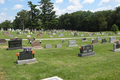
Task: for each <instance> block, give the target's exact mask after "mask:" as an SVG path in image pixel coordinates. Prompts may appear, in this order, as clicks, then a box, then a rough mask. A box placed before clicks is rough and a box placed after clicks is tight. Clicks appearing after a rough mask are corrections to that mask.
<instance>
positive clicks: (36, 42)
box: [32, 41, 42, 49]
mask: <svg viewBox="0 0 120 80" xmlns="http://www.w3.org/2000/svg"><path fill="white" fill-rule="evenodd" d="M32 48H34V49H38V48H39V49H42V46H41V44H40V42H39V41H33V42H32Z"/></svg>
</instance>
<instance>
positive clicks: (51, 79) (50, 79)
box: [42, 76, 63, 80]
mask: <svg viewBox="0 0 120 80" xmlns="http://www.w3.org/2000/svg"><path fill="white" fill-rule="evenodd" d="M42 80H63V79H61V78H59V77H57V76H54V77H50V78H45V79H42Z"/></svg>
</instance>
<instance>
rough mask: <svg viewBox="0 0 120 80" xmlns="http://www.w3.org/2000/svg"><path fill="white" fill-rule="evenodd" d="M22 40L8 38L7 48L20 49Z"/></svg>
mask: <svg viewBox="0 0 120 80" xmlns="http://www.w3.org/2000/svg"><path fill="white" fill-rule="evenodd" d="M22 48H23V47H22V40H10V41H8V48H7V50H15V49H22Z"/></svg>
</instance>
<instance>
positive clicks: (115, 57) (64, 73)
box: [0, 31, 120, 80]
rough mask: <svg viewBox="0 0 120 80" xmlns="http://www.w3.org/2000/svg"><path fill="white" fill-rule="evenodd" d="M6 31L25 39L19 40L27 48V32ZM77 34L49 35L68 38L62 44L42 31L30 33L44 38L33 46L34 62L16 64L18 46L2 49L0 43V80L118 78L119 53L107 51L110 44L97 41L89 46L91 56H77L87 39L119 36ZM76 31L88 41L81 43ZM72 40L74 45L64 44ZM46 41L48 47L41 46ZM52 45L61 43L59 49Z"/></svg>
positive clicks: (110, 46) (89, 40)
mask: <svg viewBox="0 0 120 80" xmlns="http://www.w3.org/2000/svg"><path fill="white" fill-rule="evenodd" d="M9 33H11V34H12V35H13V38H14V37H18V38H23V39H26V40H23V42H24V43H23V44H22V46H23V47H31V45H30V44H28V40H27V37H26V36H27V35H22V34H20V35H17V34H16V33H17V32H9ZM37 33H39V32H37ZM78 33H79V35H78V37H74V35H72V34H70V35H69V31H65V32H63V34H64V36H62V37H58V34H59V33H56V35H53V38H71V39H65V42H64V43H62V39H58V40H49V39H53V38H50V37H49V36H50V35H48V34H45V33H44V32H43V34H42V37H41V38H37V35H31V37H36V39H45V40H41V42H42V43H41V46H42V47H43V49H33V51H35V58H36V60H37V61H38V63H34V64H23V65H17V64H16V60H17V56H16V53H18V52H20V51H22V49H18V50H6V48H8V44H0V80H41V79H44V78H48V77H53V76H58V77H60V78H62V79H63V80H120V52H113V51H111V50H112V49H113V43H109V42H108V43H106V44H101V41H99V44H95V45H93V51H94V52H95V55H93V56H87V57H78V53H79V52H80V50H79V47H80V46H82V45H85V44H91V43H92V41H91V38H94V39H96V37H101V39H102V38H106V39H107V41H109V37H110V36H116V38H117V39H118V40H119V39H120V37H119V35H117V34H114V35H108V36H105V35H92V36H88V35H87V32H78ZM94 33H99V32H94ZM104 33H106V32H104ZM80 34H84V36H83V37H86V38H87V40H88V41H85V42H82V41H81V39H82V38H83V37H81V36H80ZM0 35H1V36H0V38H1V39H10V37H9V36H7V35H3V32H0ZM28 35H29V34H28ZM88 37H89V38H88ZM74 38H78V39H74ZM47 39H48V40H47ZM72 39H74V40H76V44H77V45H78V46H76V47H67V45H68V41H69V40H72ZM7 41H8V40H7ZM38 41H39V40H38ZM47 44H51V45H52V48H51V49H45V48H44V46H45V45H47ZM56 44H62V48H55V45H56Z"/></svg>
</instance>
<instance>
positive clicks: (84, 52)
mask: <svg viewBox="0 0 120 80" xmlns="http://www.w3.org/2000/svg"><path fill="white" fill-rule="evenodd" d="M90 55H95V52H93V45H83V46H81V47H80V53H78V56H80V57H85V56H90Z"/></svg>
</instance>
